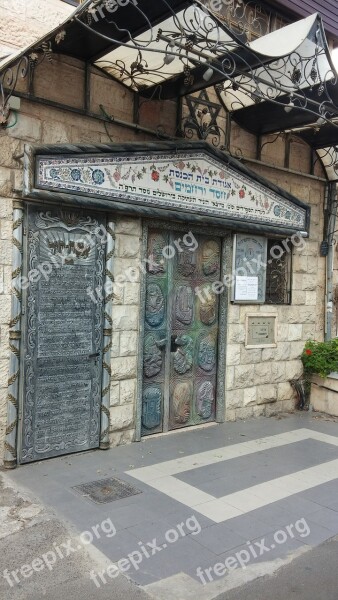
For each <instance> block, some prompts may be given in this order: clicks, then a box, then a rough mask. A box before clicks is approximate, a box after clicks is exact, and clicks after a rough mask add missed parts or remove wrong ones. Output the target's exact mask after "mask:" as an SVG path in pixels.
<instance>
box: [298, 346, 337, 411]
mask: <svg viewBox="0 0 338 600" xmlns="http://www.w3.org/2000/svg"><path fill="white" fill-rule="evenodd" d="M301 359H302V362H303V366H304V388H305V390H306V392H307V394H308V395H310V391H311V405H312V408H313V409H314V410H317V411H320V412H325V413H327V414H329V415H334V416H338V338H335V339H333V340H329V341H327V342H316V341H314V340H308V341H307V342H306V344H305V347H304V350H303V353H302V356H301Z"/></svg>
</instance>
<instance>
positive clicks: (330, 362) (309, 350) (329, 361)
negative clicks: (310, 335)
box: [301, 338, 338, 378]
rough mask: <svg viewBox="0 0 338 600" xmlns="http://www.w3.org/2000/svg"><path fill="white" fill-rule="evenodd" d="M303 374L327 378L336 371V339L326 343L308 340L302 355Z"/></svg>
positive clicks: (337, 364) (337, 361) (337, 368)
mask: <svg viewBox="0 0 338 600" xmlns="http://www.w3.org/2000/svg"><path fill="white" fill-rule="evenodd" d="M301 358H302V362H303V365H304V371H305V374H306V375H308V374H310V373H317V374H318V375H320V377H323V378H325V377H327V376H328V375H329V374H330V373H332V372H333V371H338V338H336V339H333V340H330V341H328V342H315V341H313V340H308V341H307V342H306V344H305V348H304V350H303V353H302V357H301Z"/></svg>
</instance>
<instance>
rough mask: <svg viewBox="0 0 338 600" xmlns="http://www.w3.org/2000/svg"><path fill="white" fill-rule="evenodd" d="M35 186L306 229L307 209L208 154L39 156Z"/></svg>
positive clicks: (149, 205)
mask: <svg viewBox="0 0 338 600" xmlns="http://www.w3.org/2000/svg"><path fill="white" fill-rule="evenodd" d="M35 188H36V189H39V190H50V191H54V192H55V191H58V192H68V193H72V194H76V195H78V194H80V195H81V194H82V195H94V196H96V197H104V198H111V199H115V200H118V201H120V202H128V203H129V204H130V203H132V204H139V205H143V206H147V207H150V208H151V207H163V208H167V209H174V210H178V211H184V212H187V213H197V214H200V215H206V216H211V217H221V218H230V219H237V220H241V221H247V222H257V223H265V224H267V225H279V226H284V227H288V228H291V229H294V230H298V231H304V230H306V227H307V210H306V208H305V207H304V206H302V205H301V204H300V205H298V204H296V203H295V202H292V201H291V200H288V199H287V198H285V197H283V196H282V195H281V194H278V193H277V191H276V192H275V191H273V190H272V189H270V188H268V187H266V186H264V185H262V184H261V183H259V182H258V181H256V180H255V179H254V178H252V177H249V176H248V175H246V174H244V173H242V172H240V171H237V170H236V169H235V168H234V167H233V166H230V165H228V164H227V163H226V162H225V161H224V162H221V161H220V160H217V159H216V158H214V157H213V156H211V155H210V156H209V155H208V154H207V153H206V152H203V151H200V152H190V153H189V152H178V153H176V154H175V155H174V154H173V153H158V154H150V155H149V154H148V155H147V154H142V153H135V152H134V153H123V154H118V153H113V154H104V155H100V154H97V155H94V156H89V155H88V156H84V155H83V154H82V155H79V156H77V155H69V156H67V157H66V156H57V155H56V156H47V155H46V156H45V155H44V156H39V155H38V156H37V157H36V177H35Z"/></svg>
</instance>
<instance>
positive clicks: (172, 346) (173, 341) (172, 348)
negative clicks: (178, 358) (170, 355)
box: [170, 335, 179, 352]
mask: <svg viewBox="0 0 338 600" xmlns="http://www.w3.org/2000/svg"><path fill="white" fill-rule="evenodd" d="M178 347H179V344H178V343H177V336H176V335H172V336H171V344H170V352H176V351H177V349H178Z"/></svg>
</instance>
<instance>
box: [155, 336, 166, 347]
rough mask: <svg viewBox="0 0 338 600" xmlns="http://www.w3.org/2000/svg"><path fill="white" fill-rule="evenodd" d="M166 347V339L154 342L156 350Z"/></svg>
mask: <svg viewBox="0 0 338 600" xmlns="http://www.w3.org/2000/svg"><path fill="white" fill-rule="evenodd" d="M166 345H167V338H163V340H157V341H156V346H157V347H158V348H164V346H166Z"/></svg>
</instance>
